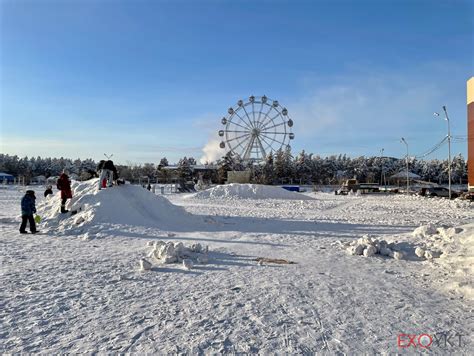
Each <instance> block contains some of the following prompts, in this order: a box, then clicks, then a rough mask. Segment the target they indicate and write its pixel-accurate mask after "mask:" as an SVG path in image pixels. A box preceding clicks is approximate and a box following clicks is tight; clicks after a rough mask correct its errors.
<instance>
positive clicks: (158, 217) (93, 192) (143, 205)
mask: <svg viewBox="0 0 474 356" xmlns="http://www.w3.org/2000/svg"><path fill="white" fill-rule="evenodd" d="M71 188H72V191H73V198H72V199H71V200H70V201H68V203H67V209H68V210H70V211H71V212H73V211H77V213H76V214H74V215H72V214H71V213H67V214H61V213H60V193H59V192H58V193H57V194H56V195H54V196H50V197H49V199H47V200H46V201H44V202H42V203H41V204H40V205H39V206H38V214H39V215H40V216H41V217H42V219H43V222H42V224H41V225H42V230H45V231H48V230H53V231H54V230H56V231H57V232H62V233H69V234H79V233H82V232H83V231H89V230H90V228H91V227H92V226H96V227H99V229H100V226H104V224H105V225H108V226H110V225H135V226H146V227H159V228H161V229H166V228H173V227H176V226H182V225H183V223H192V222H193V221H194V220H195V218H194V217H193V216H192V215H190V214H188V213H187V212H186V211H185V210H184V209H183V208H181V207H178V206H176V205H174V204H172V203H170V202H169V201H168V200H167V199H166V198H164V197H161V196H157V195H154V194H152V193H150V192H149V191H148V190H146V189H143V188H142V187H140V186H134V185H129V184H126V185H121V186H114V187H111V188H107V189H102V190H98V189H97V179H92V180H89V181H86V182H72V187H71ZM96 230H97V229H96Z"/></svg>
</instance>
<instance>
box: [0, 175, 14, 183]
mask: <svg viewBox="0 0 474 356" xmlns="http://www.w3.org/2000/svg"><path fill="white" fill-rule="evenodd" d="M14 181H15V177H14V176H12V175H11V174H8V173H3V172H0V184H1V183H7V184H10V183H13V182H14Z"/></svg>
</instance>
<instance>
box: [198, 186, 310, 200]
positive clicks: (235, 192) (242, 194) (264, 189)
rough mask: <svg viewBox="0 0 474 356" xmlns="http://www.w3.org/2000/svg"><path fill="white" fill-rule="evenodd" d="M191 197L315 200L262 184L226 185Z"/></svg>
mask: <svg viewBox="0 0 474 356" xmlns="http://www.w3.org/2000/svg"><path fill="white" fill-rule="evenodd" d="M190 197H193V198H197V199H212V198H219V199H286V200H313V198H311V197H309V196H306V195H303V194H300V193H296V192H290V191H288V190H286V189H283V188H282V187H278V186H269V185H261V184H238V183H232V184H226V185H219V186H217V187H213V188H211V189H207V190H204V191H201V192H198V193H195V194H192V195H191V196H190Z"/></svg>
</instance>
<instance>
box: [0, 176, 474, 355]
mask: <svg viewBox="0 0 474 356" xmlns="http://www.w3.org/2000/svg"><path fill="white" fill-rule="evenodd" d="M73 188H74V199H73V200H72V202H70V204H69V208H70V209H79V208H80V210H78V213H77V214H75V215H74V216H61V214H59V213H58V210H59V197H58V196H57V195H56V196H54V197H52V198H50V199H44V198H43V196H42V191H38V194H37V197H38V201H37V206H38V207H39V209H38V210H39V213H40V215H41V216H42V217H43V222H42V223H41V224H40V225H39V230H41V231H43V233H42V234H40V235H34V236H33V235H30V234H28V235H20V234H18V227H19V201H20V199H21V197H22V194H23V193H22V191H21V190H18V189H17V188H10V189H1V190H0V229H1V239H0V243H1V252H0V256H1V273H0V283H1V285H2V289H1V291H0V296H1V298H0V303H1V304H0V306H1V307H0V320H1V321H0V352H2V353H13V352H35V353H38V352H42V353H58V352H60V353H65V352H68V353H75V352H140V353H141V352H160V353H181V352H188V353H216V352H221V353H234V352H248V353H275V352H277V353H283V352H285V353H291V354H294V353H303V354H309V353H311V352H326V353H329V354H335V353H341V352H342V353H349V354H354V353H362V352H365V353H389V352H401V353H403V352H407V351H409V352H416V351H420V348H417V349H415V348H413V347H412V346H411V347H410V348H399V347H398V345H397V341H399V340H398V337H399V334H410V335H420V334H430V335H436V337H437V338H440V335H443V333H444V335H448V336H451V339H450V340H451V344H450V343H449V342H448V343H447V344H446V345H444V344H443V345H437V344H435V343H433V345H431V347H430V349H431V351H432V352H433V353H438V354H444V353H457V354H473V352H474V334H473V331H474V330H473V325H474V322H473V314H474V313H473V312H474V300H473V284H472V283H473V281H472V279H473V278H472V276H473V267H472V266H473V246H474V242H473V238H474V214H473V213H474V205H469V203H466V202H462V201H448V200H444V199H426V198H421V197H405V196H400V195H394V196H384V195H377V196H375V195H374V196H335V195H333V194H327V193H304V195H298V194H297V193H292V195H293V196H292V197H291V198H287V197H282V196H280V194H281V191H279V190H273V189H272V188H274V189H281V188H277V187H264V189H265V196H263V197H262V196H260V195H259V194H260V193H259V192H261V189H262V187H253V188H252V189H250V190H251V191H253V192H255V193H258V194H248V193H249V191H250V190H248V189H247V190H246V191H245V192H246V193H245V194H244V193H242V192H243V190H242V189H243V188H242V187H240V188H236V189H231V188H229V187H221V188H219V189H220V190H221V191H222V190H223V189H224V190H225V189H227V191H226V192H224V193H225V194H217V195H213V194H208V195H207V196H206V194H202V193H204V192H200V193H198V194H193V195H168V196H166V197H161V196H155V195H153V194H152V193H151V192H148V191H147V190H145V189H143V188H141V187H136V186H121V187H114V188H110V189H105V190H102V191H100V192H97V191H96V189H95V185H94V182H93V181H92V182H90V183H87V182H86V183H81V184H78V183H75V184H74V186H73ZM239 194H240V196H239ZM283 194H285V195H286V191H285V192H283ZM268 197H272V198H270V199H269V198H268ZM275 197H276V199H275ZM263 198H265V199H263ZM428 224H431V225H430V226H431V227H432V229H430V228H427V227H426V226H427V225H428ZM420 226H425V227H423V228H421V229H418V230H417V231H418V233H416V234H413V232H414V230H415V229H417V228H418V227H420ZM453 227H455V228H457V229H452V228H453ZM450 228H451V229H450ZM420 231H421V232H420ZM364 235H369V236H371V237H375V238H377V239H384V240H386V241H387V242H392V243H393V244H394V246H397V248H400V249H401V250H402V251H404V259H402V260H397V259H394V258H390V257H383V256H380V255H375V256H374V257H370V258H366V257H363V256H354V255H350V254H348V253H347V251H346V249H345V247H344V244H345V243H350V242H352V241H356V240H357V239H359V238H361V237H363V236H364ZM156 241H172V242H175V243H176V242H182V243H183V244H185V245H186V246H190V245H192V244H195V243H200V244H201V245H203V246H208V249H209V252H208V254H207V257H208V262H207V263H200V262H199V261H200V260H198V259H196V260H195V261H194V266H192V267H191V269H187V268H185V267H183V265H182V264H179V263H171V264H163V263H162V262H160V261H158V260H156V259H155V258H153V257H148V254H149V252H150V248H151V247H150V246H148V245H149V244H150V243H154V242H156ZM416 247H423V248H425V249H429V250H432V251H434V252H443V254H441V256H440V257H439V258H433V259H425V258H418V257H417V256H416V255H415V254H414V251H415V248H416ZM258 257H265V258H275V259H285V260H288V261H292V262H295V264H272V263H263V264H262V263H260V264H259V263H257V261H255V259H256V258H258ZM143 258H145V259H147V260H148V261H150V262H151V264H152V266H151V269H150V270H148V271H140V268H139V265H140V260H141V259H143ZM456 334H460V335H462V337H461V338H460V339H461V346H459V343H458V341H459V337H458V336H454V335H456ZM402 340H403V339H402ZM402 345H403V343H402Z"/></svg>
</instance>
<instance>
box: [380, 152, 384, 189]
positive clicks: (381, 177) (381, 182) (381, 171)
mask: <svg viewBox="0 0 474 356" xmlns="http://www.w3.org/2000/svg"><path fill="white" fill-rule="evenodd" d="M383 151H384V149H383V148H382V149H381V150H380V186H382V184H383V162H382V158H383Z"/></svg>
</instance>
